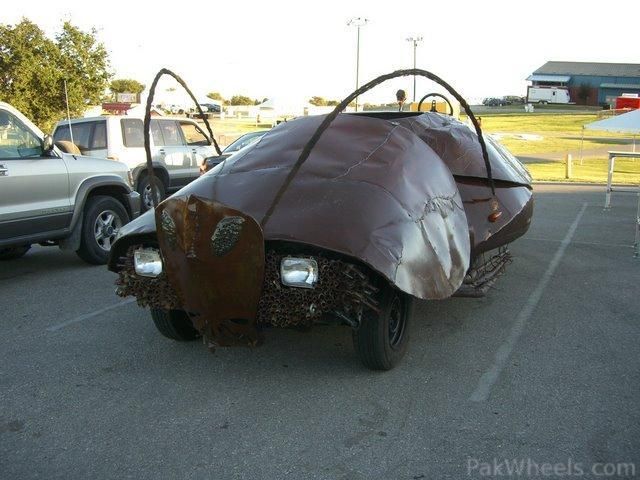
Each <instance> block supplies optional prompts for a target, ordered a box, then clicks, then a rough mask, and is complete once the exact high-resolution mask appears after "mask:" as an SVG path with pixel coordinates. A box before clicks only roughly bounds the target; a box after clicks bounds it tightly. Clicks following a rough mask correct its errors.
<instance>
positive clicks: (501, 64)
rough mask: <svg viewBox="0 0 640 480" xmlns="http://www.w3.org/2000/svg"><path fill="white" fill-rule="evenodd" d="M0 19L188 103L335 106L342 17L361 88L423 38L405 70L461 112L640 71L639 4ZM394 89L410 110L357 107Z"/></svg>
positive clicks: (349, 72)
mask: <svg viewBox="0 0 640 480" xmlns="http://www.w3.org/2000/svg"><path fill="white" fill-rule="evenodd" d="M99 5H104V6H102V7H100V6H99ZM2 10H3V13H2V16H1V17H0V22H1V23H4V24H14V23H16V22H19V21H20V19H21V18H22V17H26V18H28V19H30V20H31V21H33V22H35V23H36V24H38V25H39V26H40V27H41V28H43V29H44V30H45V32H47V34H48V35H50V36H52V37H53V36H54V35H55V33H56V32H57V31H59V29H60V27H61V24H62V22H63V21H64V20H70V21H71V22H72V23H73V24H74V25H76V26H79V27H80V28H82V29H83V30H88V29H91V28H95V29H96V30H97V35H98V38H99V39H100V40H101V41H102V42H103V43H104V44H105V46H106V48H107V50H108V51H109V56H110V60H111V68H112V70H113V72H114V74H115V78H134V79H136V80H138V81H140V82H142V83H144V84H146V85H147V86H148V85H150V84H151V82H152V80H153V77H154V75H155V73H156V72H157V71H158V70H160V69H161V68H163V67H164V68H169V69H170V70H172V71H174V72H175V73H177V74H178V75H180V76H181V77H182V78H183V79H184V80H185V81H186V82H187V84H188V85H189V86H190V88H191V89H192V90H193V91H194V93H195V94H196V96H198V97H201V96H203V95H204V94H206V93H207V92H211V91H218V92H220V93H221V94H222V95H223V96H224V97H226V98H228V97H230V96H232V95H236V94H240V95H247V96H250V97H251V98H259V99H262V98H265V97H267V98H276V99H282V100H284V99H286V100H287V101H292V100H297V99H308V98H310V97H311V96H321V97H324V98H327V99H342V98H344V97H346V96H347V95H348V94H350V93H351V92H352V91H353V90H354V89H355V86H356V50H357V48H356V46H357V43H356V38H357V30H356V28H354V27H350V26H347V22H348V20H349V19H350V18H353V17H361V18H366V19H367V20H368V23H367V24H366V25H365V26H363V27H361V29H360V62H359V66H360V68H359V70H360V75H359V78H360V85H362V84H363V83H365V82H367V81H369V80H372V79H373V78H375V77H377V76H378V75H382V74H385V73H389V72H392V71H394V70H397V69H401V68H411V67H413V54H414V52H413V44H412V43H411V42H408V41H407V40H406V39H407V37H411V36H414V37H417V36H422V37H423V41H422V42H420V43H419V44H418V47H417V50H416V66H417V67H418V68H422V69H425V70H429V71H431V72H433V73H435V74H436V75H438V76H440V77H441V78H443V79H444V80H445V81H447V82H449V83H450V84H451V85H452V86H453V87H454V88H456V89H457V90H458V91H459V92H460V93H461V94H462V95H463V96H464V97H465V98H467V100H469V101H470V102H471V103H476V102H477V101H478V100H481V99H482V98H483V97H488V96H503V95H522V96H524V95H525V94H526V85H527V82H526V81H525V79H526V78H527V76H529V75H530V74H531V73H532V72H533V71H534V70H535V69H537V68H539V67H540V66H542V65H543V64H544V63H545V62H546V61H549V60H559V61H585V62H619V63H640V51H639V50H638V47H637V45H638V43H637V28H636V24H635V23H634V22H636V20H637V18H639V16H640V15H639V14H640V1H638V0H625V1H620V0H609V1H607V2H602V3H600V2H589V3H587V2H585V1H584V0H563V1H557V0H556V1H548V0H537V1H530V0H529V1H526V2H524V1H518V0H512V1H498V0H486V1H466V0H465V1H462V0H449V1H438V2H435V1H429V0H417V1H414V0H396V1H394V2H391V1H389V0H386V1H378V0H369V1H361V0H354V1H349V0H342V1H334V0H324V1H316V2H314V1H309V0H307V1H304V0H298V1H289V0H287V1H277V0H272V1H269V2H265V1H263V0H260V1H254V0H237V1H226V2H220V1H216V0H209V1H200V0H192V1H190V2H184V3H181V2H163V3H160V2H154V3H151V2H149V3H146V2H135V1H131V0H129V1H121V0H110V1H109V2H107V3H105V4H102V3H100V2H89V1H86V0H57V1H55V2H42V1H41V0H38V1H34V0H21V1H20V2H10V5H8V6H7V5H5V6H4V7H3V9H2ZM627 19H634V20H632V21H631V23H628V20H627ZM170 86H171V82H170V81H168V80H167V81H163V83H161V84H160V85H159V87H160V89H165V90H166V88H169V87H170ZM399 88H403V89H405V90H406V91H407V95H408V97H409V99H411V98H412V96H413V78H412V77H406V78H401V79H397V80H393V81H389V82H386V83H384V84H382V85H380V86H378V87H376V88H375V89H373V90H372V91H371V92H370V93H368V94H365V95H364V96H363V97H361V99H360V103H363V102H367V101H368V102H371V103H379V102H384V103H389V102H393V101H394V100H395V92H396V90H397V89H399ZM416 90H417V96H418V98H420V97H421V96H422V95H424V94H426V93H429V92H432V91H435V92H438V91H440V92H441V91H442V89H440V88H438V87H437V86H435V85H434V84H433V83H431V82H430V81H429V80H426V79H422V78H418V80H417V89H416Z"/></svg>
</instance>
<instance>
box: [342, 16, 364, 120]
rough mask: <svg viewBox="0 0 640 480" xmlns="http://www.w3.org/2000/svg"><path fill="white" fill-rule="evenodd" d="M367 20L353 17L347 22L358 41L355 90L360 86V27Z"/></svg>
mask: <svg viewBox="0 0 640 480" xmlns="http://www.w3.org/2000/svg"><path fill="white" fill-rule="evenodd" d="M367 23H369V20H368V19H366V18H363V17H354V18H352V19H351V20H349V21H348V22H347V26H348V27H356V28H357V29H358V41H357V44H356V90H357V89H358V87H359V86H360V78H359V77H360V27H364V26H365V25H366V24H367ZM357 111H358V97H356V112H357Z"/></svg>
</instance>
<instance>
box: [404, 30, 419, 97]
mask: <svg viewBox="0 0 640 480" xmlns="http://www.w3.org/2000/svg"><path fill="white" fill-rule="evenodd" d="M421 41H422V37H409V38H407V42H411V43H413V69H414V70H415V68H416V49H417V48H418V42H421ZM413 103H416V76H415V75H414V76H413Z"/></svg>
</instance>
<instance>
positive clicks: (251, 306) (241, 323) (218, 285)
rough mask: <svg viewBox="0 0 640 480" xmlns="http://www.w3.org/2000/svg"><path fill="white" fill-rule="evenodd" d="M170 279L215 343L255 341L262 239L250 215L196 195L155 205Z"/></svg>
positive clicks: (182, 301)
mask: <svg viewBox="0 0 640 480" xmlns="http://www.w3.org/2000/svg"><path fill="white" fill-rule="evenodd" d="M155 213H156V224H157V225H160V228H159V229H158V242H159V245H160V249H161V251H162V255H163V260H164V268H165V270H166V272H167V277H168V280H169V283H170V284H171V285H172V286H173V288H174V289H175V291H176V294H177V296H178V298H179V299H180V301H181V304H182V308H183V309H184V310H186V311H187V312H190V314H191V320H192V321H193V323H194V326H195V327H196V328H197V329H198V330H199V331H200V332H201V333H202V334H203V336H204V337H205V338H206V339H215V342H216V344H218V345H223V346H225V345H256V344H257V343H258V342H259V340H260V338H259V336H258V332H257V330H256V328H255V319H256V314H257V310H258V301H259V300H260V291H261V289H262V279H263V276H264V239H263V237H262V230H261V229H260V226H259V225H258V224H257V223H256V221H255V220H253V219H252V218H251V217H249V216H247V215H245V214H244V213H242V212H239V211H236V210H233V209H230V208H227V207H225V206H224V205H221V204H220V203H218V202H213V201H209V200H208V199H203V198H200V197H198V196H196V195H186V196H183V195H181V196H178V197H174V198H171V199H170V200H169V201H166V202H163V203H162V204H161V205H159V206H158V208H157V209H156V211H155Z"/></svg>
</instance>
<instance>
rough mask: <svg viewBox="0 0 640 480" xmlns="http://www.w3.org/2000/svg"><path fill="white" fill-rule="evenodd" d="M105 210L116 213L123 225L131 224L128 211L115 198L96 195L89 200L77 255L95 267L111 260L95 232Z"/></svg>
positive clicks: (84, 214)
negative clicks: (97, 221)
mask: <svg viewBox="0 0 640 480" xmlns="http://www.w3.org/2000/svg"><path fill="white" fill-rule="evenodd" d="M105 210H110V211H112V212H114V213H115V214H116V215H117V216H118V217H119V218H120V223H121V224H122V225H125V224H127V223H128V222H129V214H128V213H127V210H126V209H125V208H124V206H123V205H122V204H121V203H120V202H119V201H118V200H116V199H115V198H113V197H109V196H107V195H96V196H95V197H89V199H87V203H86V204H85V206H84V212H83V216H82V232H81V235H80V248H79V249H78V250H76V253H77V254H78V256H79V257H80V258H81V259H82V260H84V261H85V262H87V263H91V264H93V265H104V264H106V263H107V260H108V259H109V251H106V250H104V249H103V248H101V247H100V245H99V244H98V242H97V241H96V237H95V233H94V231H93V229H94V226H95V223H96V220H97V218H98V215H100V213H102V212H104V211H105Z"/></svg>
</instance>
